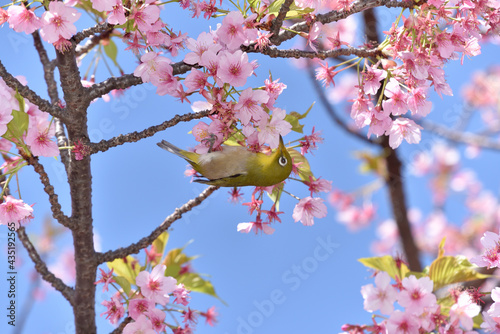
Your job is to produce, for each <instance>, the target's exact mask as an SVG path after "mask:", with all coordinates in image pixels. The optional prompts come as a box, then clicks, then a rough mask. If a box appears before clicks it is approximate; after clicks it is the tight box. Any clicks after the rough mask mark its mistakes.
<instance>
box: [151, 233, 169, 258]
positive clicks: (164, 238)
mask: <svg viewBox="0 0 500 334" xmlns="http://www.w3.org/2000/svg"><path fill="white" fill-rule="evenodd" d="M167 242H168V232H167V231H165V232H163V233H162V234H160V236H159V237H158V238H156V240H155V241H153V246H154V249H155V251H156V252H157V253H160V254H161V255H162V257H163V252H164V250H165V246H166V245H167Z"/></svg>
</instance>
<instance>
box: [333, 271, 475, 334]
mask: <svg viewBox="0 0 500 334" xmlns="http://www.w3.org/2000/svg"><path fill="white" fill-rule="evenodd" d="M433 290H434V283H433V281H432V280H431V279H430V278H429V277H425V276H424V277H421V278H418V279H417V277H415V276H414V275H410V276H408V277H405V278H403V279H402V280H401V281H397V282H396V284H394V285H393V284H391V277H390V276H389V274H388V273H386V272H379V273H377V274H376V276H375V285H373V284H368V285H365V286H363V287H362V288H361V294H362V295H363V299H364V308H365V310H367V311H368V312H375V311H379V312H380V313H382V314H384V315H388V318H386V319H384V320H382V321H381V322H379V323H377V322H376V321H375V318H374V320H373V321H374V324H373V325H370V326H358V325H344V326H343V330H345V331H346V332H348V333H364V332H365V331H367V332H370V333H407V334H411V333H415V334H417V333H429V332H433V331H436V332H439V333H468V334H472V333H477V332H475V331H473V330H472V329H473V325H474V321H473V318H474V317H475V316H477V315H478V314H479V313H480V310H481V307H480V306H479V305H478V304H477V303H478V297H480V296H481V294H478V293H477V291H475V290H461V291H460V290H454V291H452V294H451V296H449V297H448V299H450V301H451V302H450V304H451V306H447V305H446V303H438V299H437V297H436V295H435V294H434V293H433ZM395 302H397V304H398V309H396V310H395V309H394V303H395ZM445 308H446V312H445Z"/></svg>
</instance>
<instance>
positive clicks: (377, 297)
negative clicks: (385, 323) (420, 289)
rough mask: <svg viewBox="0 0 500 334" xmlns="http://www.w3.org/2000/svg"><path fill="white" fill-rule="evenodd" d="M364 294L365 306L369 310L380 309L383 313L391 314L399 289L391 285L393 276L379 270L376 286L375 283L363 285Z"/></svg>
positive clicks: (362, 293) (362, 291) (362, 292)
mask: <svg viewBox="0 0 500 334" xmlns="http://www.w3.org/2000/svg"><path fill="white" fill-rule="evenodd" d="M361 295H362V296H363V299H364V303H363V306H364V308H365V310H367V311H368V312H374V311H376V310H380V312H382V313H383V314H391V313H392V311H393V310H394V302H395V301H396V296H397V291H396V289H395V288H394V287H393V286H392V285H391V277H390V276H389V274H387V273H386V272H379V273H378V274H377V276H375V286H373V284H368V285H363V286H362V287H361Z"/></svg>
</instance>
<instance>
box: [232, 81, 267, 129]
mask: <svg viewBox="0 0 500 334" xmlns="http://www.w3.org/2000/svg"><path fill="white" fill-rule="evenodd" d="M268 100H269V94H268V93H267V92H266V91H264V90H253V89H252V88H250V87H249V88H247V89H245V90H244V91H243V92H241V95H240V98H239V100H238V103H237V104H236V105H235V106H234V109H235V110H237V112H236V116H237V117H238V118H239V119H240V121H241V123H242V124H243V125H247V124H248V123H249V122H250V120H252V119H253V120H254V121H260V120H262V119H268V118H269V115H268V114H267V113H266V112H265V111H264V109H263V108H262V104H265V103H267V101H268Z"/></svg>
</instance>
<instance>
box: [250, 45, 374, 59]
mask: <svg viewBox="0 0 500 334" xmlns="http://www.w3.org/2000/svg"><path fill="white" fill-rule="evenodd" d="M241 49H242V50H243V51H245V52H249V53H250V52H259V53H262V54H265V55H267V56H269V57H271V58H297V59H299V58H309V59H314V58H319V59H326V58H336V57H339V56H350V55H356V56H358V57H362V58H369V57H377V56H383V53H382V51H380V50H378V49H364V48H352V47H350V48H342V49H337V50H329V51H318V52H314V51H304V50H299V49H288V50H279V49H277V48H275V47H267V48H264V49H262V50H259V49H258V48H257V46H256V45H250V46H244V47H241Z"/></svg>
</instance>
